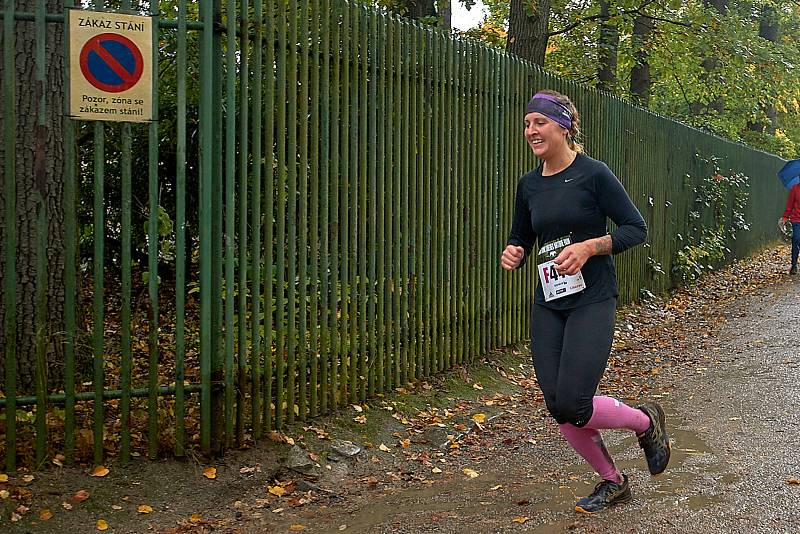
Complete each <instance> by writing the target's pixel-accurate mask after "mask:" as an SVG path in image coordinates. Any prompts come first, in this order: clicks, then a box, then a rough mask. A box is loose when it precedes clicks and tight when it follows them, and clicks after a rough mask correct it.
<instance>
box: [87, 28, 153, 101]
mask: <svg viewBox="0 0 800 534" xmlns="http://www.w3.org/2000/svg"><path fill="white" fill-rule="evenodd" d="M80 65H81V72H82V73H83V76H84V77H85V78H86V81H88V82H89V83H90V84H92V85H93V86H94V87H96V88H97V89H100V90H101V91H106V92H108V93H121V92H122V91H126V90H128V89H130V88H131V87H133V86H134V85H136V83H137V82H138V81H139V79H140V78H141V77H142V72H143V70H144V60H143V58H142V53H141V51H140V50H139V47H137V46H136V44H135V43H134V42H133V41H131V40H130V39H128V38H127V37H124V36H122V35H119V34H116V33H101V34H100V35H96V36H94V37H92V38H91V39H89V40H88V41H86V44H84V45H83V48H82V49H81V55H80Z"/></svg>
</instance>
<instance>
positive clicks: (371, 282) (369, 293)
mask: <svg viewBox="0 0 800 534" xmlns="http://www.w3.org/2000/svg"><path fill="white" fill-rule="evenodd" d="M368 24H369V25H368V27H367V28H366V29H365V31H364V34H365V35H369V36H370V39H369V86H368V91H369V97H368V98H369V103H368V110H369V116H368V137H367V139H366V140H365V142H366V143H368V145H369V156H368V158H369V159H368V162H367V181H368V184H367V190H368V192H367V195H368V196H369V198H368V199H367V204H368V210H369V211H368V212H362V217H368V218H369V221H370V224H369V236H365V240H366V242H367V243H368V245H367V247H368V250H369V274H368V278H367V280H368V284H367V285H366V291H365V295H364V297H365V298H366V299H367V301H368V303H367V309H366V312H365V313H366V316H367V319H368V322H369V332H367V333H364V335H365V336H367V337H368V343H365V346H366V347H367V348H366V351H367V352H366V353H365V354H364V357H365V358H366V356H367V354H368V355H369V356H368V360H369V362H368V371H367V377H366V378H367V394H368V395H370V396H372V395H374V394H375V373H376V372H377V371H378V367H377V365H376V364H377V360H376V358H377V354H378V343H379V340H378V336H377V333H378V329H379V328H380V323H379V322H378V321H377V320H376V315H375V313H376V309H375V308H376V298H377V295H376V293H377V291H378V287H379V286H378V285H377V278H376V276H377V274H376V273H377V249H378V241H377V226H378V214H379V213H380V211H379V210H378V198H377V184H376V180H377V177H376V175H377V174H378V142H377V139H378V134H377V128H378V109H377V108H378V99H377V94H376V93H377V90H378V76H379V71H378V39H379V37H378V33H379V30H378V15H377V11H375V10H370V11H369V19H368ZM365 50H366V49H365ZM362 251H363V249H362ZM362 309H363V308H362ZM362 374H363V372H362ZM362 397H363V394H362Z"/></svg>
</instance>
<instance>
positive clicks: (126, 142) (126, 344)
mask: <svg viewBox="0 0 800 534" xmlns="http://www.w3.org/2000/svg"><path fill="white" fill-rule="evenodd" d="M131 137H132V134H131V125H130V123H127V122H126V123H124V124H123V125H122V147H121V149H122V150H121V153H120V158H121V167H122V191H121V193H122V194H121V200H122V221H121V222H122V310H121V312H122V315H121V320H122V362H121V366H120V389H121V390H122V397H121V398H120V401H119V407H120V434H121V436H120V453H121V456H122V460H123V461H124V462H127V461H128V460H130V453H131V450H130V447H131V429H130V411H131V367H132V366H131V360H132V354H131V246H132V240H131V210H132V207H131V203H132V198H133V185H132V182H131V150H132V144H133V143H132V139H131Z"/></svg>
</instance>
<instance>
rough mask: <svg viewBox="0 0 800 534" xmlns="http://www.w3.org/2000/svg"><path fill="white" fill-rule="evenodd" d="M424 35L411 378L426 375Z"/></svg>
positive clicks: (419, 49)
mask: <svg viewBox="0 0 800 534" xmlns="http://www.w3.org/2000/svg"><path fill="white" fill-rule="evenodd" d="M424 39H425V34H424V30H423V28H422V26H417V28H416V31H415V32H414V41H413V46H412V48H411V56H412V57H411V64H412V65H413V66H414V78H413V80H414V83H413V85H412V88H413V93H412V98H413V105H412V116H413V117H414V125H415V127H414V128H413V130H412V136H413V139H414V149H413V151H412V156H413V157H414V166H415V172H416V180H415V182H414V183H413V187H414V191H413V198H414V200H415V206H414V217H413V221H414V293H413V295H414V318H415V323H414V338H415V339H414V378H416V379H420V378H422V377H423V376H425V364H424V358H425V351H424V342H425V337H426V336H425V324H426V321H425V316H424V314H423V302H424V294H425V288H426V281H425V274H424V272H423V258H424V257H425V253H424V252H423V250H424V249H425V246H424V243H425V241H424V236H423V230H424V226H425V225H424V214H425V204H424V198H425V196H426V195H425V188H424V177H423V173H424V168H423V163H424V161H425V140H424V135H425V132H424V125H425V113H424V100H423V93H422V84H423V80H424V72H425V66H424V62H425V50H424V49H423V43H424Z"/></svg>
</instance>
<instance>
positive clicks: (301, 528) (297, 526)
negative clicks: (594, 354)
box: [289, 523, 308, 531]
mask: <svg viewBox="0 0 800 534" xmlns="http://www.w3.org/2000/svg"><path fill="white" fill-rule="evenodd" d="M307 528H308V527H307V526H305V525H301V524H300V523H295V524H294V525H292V526H290V527H289V530H294V531H298V530H305V529H307Z"/></svg>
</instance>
